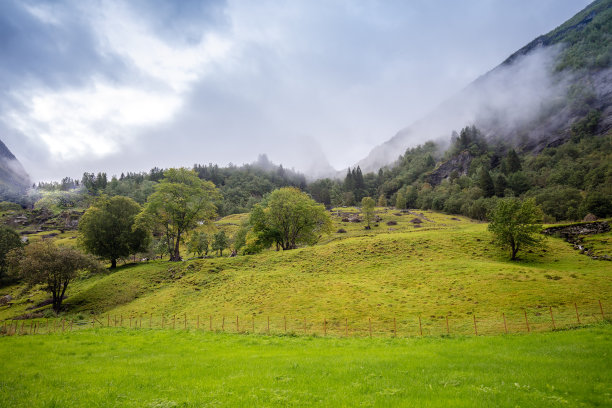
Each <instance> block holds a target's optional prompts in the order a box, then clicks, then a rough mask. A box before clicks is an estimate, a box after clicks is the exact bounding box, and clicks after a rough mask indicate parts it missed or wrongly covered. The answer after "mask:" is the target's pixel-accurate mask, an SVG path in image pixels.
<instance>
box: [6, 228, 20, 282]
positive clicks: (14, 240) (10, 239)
mask: <svg viewBox="0 0 612 408" xmlns="http://www.w3.org/2000/svg"><path fill="white" fill-rule="evenodd" d="M22 246H23V243H22V242H21V238H19V234H17V233H16V232H15V231H13V230H12V229H10V228H9V227H6V226H4V225H3V226H0V281H1V280H2V279H3V278H4V277H5V276H6V273H7V272H8V267H9V264H8V261H7V254H8V253H9V252H10V251H11V250H13V249H15V248H21V247H22Z"/></svg>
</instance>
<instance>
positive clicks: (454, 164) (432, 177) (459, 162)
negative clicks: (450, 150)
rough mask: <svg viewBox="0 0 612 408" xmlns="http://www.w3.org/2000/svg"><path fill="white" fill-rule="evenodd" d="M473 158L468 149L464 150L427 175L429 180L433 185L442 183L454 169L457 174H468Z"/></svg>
mask: <svg viewBox="0 0 612 408" xmlns="http://www.w3.org/2000/svg"><path fill="white" fill-rule="evenodd" d="M473 158H474V157H473V156H472V155H471V154H470V152H468V151H467V150H464V151H462V152H461V153H459V154H458V155H456V156H455V157H453V158H451V159H449V160H447V161H445V162H444V163H442V164H441V165H440V166H438V168H437V169H435V170H434V171H432V172H431V173H430V174H429V176H427V182H428V183H429V184H431V185H432V186H437V185H438V184H440V183H442V181H443V180H445V179H447V178H449V177H450V176H451V174H452V173H453V172H454V171H456V172H457V176H465V175H467V173H468V170H469V169H470V163H472V159H473Z"/></svg>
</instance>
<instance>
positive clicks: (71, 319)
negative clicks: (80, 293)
mask: <svg viewBox="0 0 612 408" xmlns="http://www.w3.org/2000/svg"><path fill="white" fill-rule="evenodd" d="M72 322H73V320H72V319H70V331H72Z"/></svg>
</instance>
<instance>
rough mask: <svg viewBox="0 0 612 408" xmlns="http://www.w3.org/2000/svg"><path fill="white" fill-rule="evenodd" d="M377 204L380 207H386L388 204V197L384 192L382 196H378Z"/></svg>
mask: <svg viewBox="0 0 612 408" xmlns="http://www.w3.org/2000/svg"><path fill="white" fill-rule="evenodd" d="M376 204H377V205H378V206H379V207H386V206H387V198H386V197H385V195H384V194H381V195H380V196H378V202H377V203H376Z"/></svg>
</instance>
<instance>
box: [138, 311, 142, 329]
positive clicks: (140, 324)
mask: <svg viewBox="0 0 612 408" xmlns="http://www.w3.org/2000/svg"><path fill="white" fill-rule="evenodd" d="M139 318H140V323H138V327H139V328H141V329H142V313H141V314H140V316H139Z"/></svg>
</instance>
